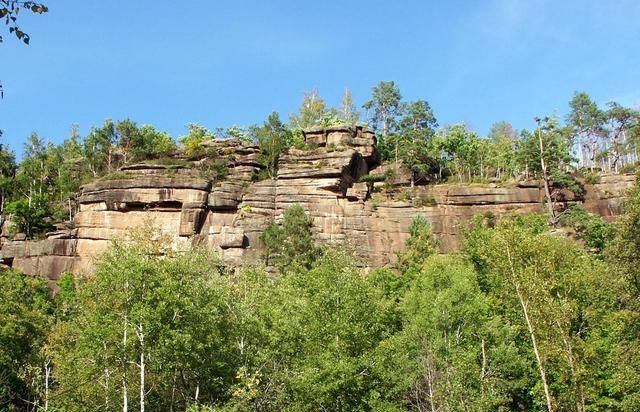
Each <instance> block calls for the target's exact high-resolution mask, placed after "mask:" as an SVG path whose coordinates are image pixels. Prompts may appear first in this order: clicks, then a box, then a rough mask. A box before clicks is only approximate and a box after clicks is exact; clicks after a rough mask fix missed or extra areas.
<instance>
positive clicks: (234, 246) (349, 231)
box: [0, 127, 635, 281]
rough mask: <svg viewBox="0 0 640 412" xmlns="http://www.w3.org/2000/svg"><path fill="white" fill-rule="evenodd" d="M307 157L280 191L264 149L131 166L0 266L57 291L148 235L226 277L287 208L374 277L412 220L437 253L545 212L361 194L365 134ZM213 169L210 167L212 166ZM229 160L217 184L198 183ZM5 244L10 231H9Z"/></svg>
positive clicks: (493, 196) (596, 208) (315, 141)
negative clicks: (129, 241) (479, 217)
mask: <svg viewBox="0 0 640 412" xmlns="http://www.w3.org/2000/svg"><path fill="white" fill-rule="evenodd" d="M305 140H306V144H307V150H297V149H290V150H289V151H288V152H286V153H284V154H283V155H282V156H281V158H280V162H279V170H278V175H277V177H276V178H275V179H266V180H262V181H254V180H255V177H256V176H257V175H258V174H259V172H260V170H261V168H262V166H261V165H260V163H259V162H258V156H259V148H258V147H256V146H247V145H243V144H241V143H240V142H236V141H211V142H208V143H207V146H208V147H209V149H212V150H211V151H210V153H215V154H216V155H215V156H213V157H207V156H205V157H203V158H199V159H197V160H192V159H191V160H190V161H188V162H183V164H179V165H161V164H137V165H131V166H127V167H125V168H122V169H121V171H120V172H121V173H120V175H119V176H114V177H112V178H110V179H103V180H99V181H96V182H93V183H91V184H88V185H85V186H84V187H83V188H82V191H81V193H80V196H79V199H78V202H79V212H78V213H77V214H76V216H75V217H74V220H73V228H72V229H64V230H60V231H57V232H53V233H50V234H48V236H47V238H46V239H44V240H38V241H35V240H31V241H30V240H18V239H19V238H18V239H9V238H8V237H7V236H6V235H5V236H4V237H3V238H2V244H1V248H0V260H1V261H2V263H4V264H5V265H8V266H12V267H14V268H16V269H19V270H22V271H24V272H25V273H28V274H34V275H35V274H39V275H43V276H46V277H48V278H49V279H50V280H51V281H55V280H56V279H57V278H58V277H59V276H60V274H61V273H63V272H65V271H70V272H80V271H84V270H89V269H90V268H91V265H92V262H93V260H94V259H95V257H97V256H99V255H100V254H101V253H102V252H104V251H105V250H106V249H107V248H108V247H109V245H110V244H111V241H112V240H113V239H117V238H126V236H127V235H129V234H130V233H131V230H132V229H134V228H136V227H138V226H141V225H144V224H149V223H150V224H152V225H153V226H154V227H156V228H157V229H158V230H160V231H161V232H162V233H164V234H166V235H168V236H169V237H170V238H171V239H173V243H174V246H175V247H181V246H184V245H188V244H198V245H206V247H208V248H210V249H212V250H215V251H216V252H217V253H218V254H219V255H220V257H221V259H222V260H223V261H224V262H225V263H228V264H231V265H239V264H246V263H254V262H257V261H258V260H259V258H260V255H261V250H262V244H261V241H260V234H261V233H262V232H263V231H264V229H265V228H266V227H267V226H268V225H269V224H270V223H271V222H272V221H274V220H278V219H280V218H281V216H282V212H283V211H284V210H285V209H286V208H287V207H289V206H291V205H293V204H296V203H297V204H300V205H302V206H303V207H304V208H305V210H307V212H308V213H309V215H310V216H311V217H312V218H313V223H314V231H315V236H316V238H317V239H318V240H319V241H321V242H338V243H340V244H343V245H345V246H346V247H350V248H351V249H352V250H354V251H355V252H356V253H357V255H358V256H360V257H361V258H362V259H361V261H362V262H366V264H367V265H369V266H374V267H380V266H384V265H389V264H393V263H395V261H396V259H397V252H398V251H400V250H402V248H403V246H404V242H405V240H406V238H407V237H408V235H409V233H408V232H409V230H408V229H409V225H410V223H411V220H412V219H413V218H414V217H415V216H418V215H421V216H424V217H426V218H427V219H428V220H429V221H430V222H431V224H432V226H433V231H434V233H435V234H436V236H437V237H438V238H439V240H440V246H441V249H442V251H445V252H446V251H451V250H454V249H455V248H456V247H457V246H458V245H459V242H460V238H461V232H462V231H463V229H464V227H466V226H467V225H468V223H469V221H470V219H471V217H472V216H473V215H476V214H478V213H483V214H486V215H490V214H493V215H500V214H504V213H509V212H516V213H524V212H530V211H542V210H543V204H542V202H543V200H544V194H543V190H542V189H541V188H540V187H539V185H538V183H537V182H527V183H522V184H519V185H514V186H512V187H497V186H496V185H451V184H441V185H427V186H416V187H415V188H413V189H409V188H407V187H402V186H399V187H395V188H393V189H392V190H389V191H383V190H380V189H381V188H380V186H381V185H382V183H375V184H374V183H371V182H369V183H365V182H360V181H359V180H360V178H361V177H362V176H364V175H367V174H369V173H370V172H371V173H377V172H378V170H376V168H378V166H379V165H380V157H379V154H378V152H377V150H376V138H375V135H374V133H373V132H372V131H371V130H368V129H366V128H362V127H333V128H327V129H314V130H308V131H306V132H305ZM214 158H215V159H214ZM218 158H222V159H224V161H225V162H226V165H227V174H226V176H225V178H224V179H221V178H220V177H219V176H214V177H212V176H210V175H207V173H206V172H205V173H201V172H196V171H198V170H199V171H202V170H205V171H206V170H209V169H207V167H208V166H207V165H210V164H211V162H212V161H213V160H216V161H218V160H217V159H218ZM634 180H635V178H634V176H629V175H617V176H604V177H602V179H601V181H600V183H598V184H594V185H585V193H586V194H585V196H584V197H583V198H582V199H574V198H573V197H572V196H573V195H572V194H571V193H570V192H569V193H567V194H566V196H565V201H572V200H577V201H580V202H582V203H583V205H584V207H585V208H586V209H587V210H589V211H591V212H594V213H598V214H600V215H602V216H604V217H606V218H608V219H611V218H614V217H615V216H617V215H618V214H620V213H621V208H622V201H623V199H624V196H625V193H626V190H627V189H628V188H629V187H630V186H631V185H632V184H633V182H634ZM5 232H6V231H5Z"/></svg>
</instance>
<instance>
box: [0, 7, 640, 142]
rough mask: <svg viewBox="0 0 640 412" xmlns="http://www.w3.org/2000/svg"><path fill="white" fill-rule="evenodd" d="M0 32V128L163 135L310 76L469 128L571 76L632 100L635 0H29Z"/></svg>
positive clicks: (637, 91)
mask: <svg viewBox="0 0 640 412" xmlns="http://www.w3.org/2000/svg"><path fill="white" fill-rule="evenodd" d="M42 1H43V2H45V3H46V4H47V5H48V6H49V8H50V12H49V13H48V14H46V15H42V16H31V15H28V14H27V13H25V14H21V15H20V19H21V20H19V22H20V23H21V24H20V25H21V27H22V29H23V30H25V31H26V32H28V33H29V34H30V35H31V45H30V46H25V45H23V44H21V43H20V42H18V41H17V40H16V39H15V38H13V37H10V36H9V35H8V33H7V31H6V28H5V27H2V28H1V30H3V34H4V37H5V41H4V43H2V44H0V81H2V83H3V85H4V92H5V93H4V95H5V97H4V99H3V100H1V101H0V128H2V129H3V130H4V132H5V134H4V136H3V137H2V140H3V142H4V143H7V142H8V143H9V144H10V146H11V147H13V148H14V149H16V150H17V152H18V154H19V153H20V152H21V150H22V142H23V141H24V139H25V138H26V137H27V136H28V135H29V134H30V133H31V132H32V131H36V132H38V133H39V134H40V135H41V136H43V137H44V138H46V139H48V140H51V141H53V142H61V141H62V140H63V139H64V138H66V137H67V136H68V135H69V130H70V126H71V124H74V123H75V124H78V125H79V127H80V131H81V133H82V134H83V135H84V134H85V133H86V132H87V131H88V130H89V128H90V127H91V126H92V125H99V124H101V123H102V122H103V121H104V119H106V118H113V119H121V118H125V117H129V118H131V119H133V120H135V121H137V122H139V123H150V124H153V125H155V126H156V127H158V128H159V129H162V130H167V131H169V132H170V133H171V134H172V135H173V136H175V137H177V136H179V135H181V134H183V133H184V131H185V125H186V124H187V123H189V122H197V123H201V124H203V125H205V126H207V127H210V128H215V127H222V126H229V125H232V124H238V125H249V124H253V123H258V122H262V121H263V120H264V119H265V118H266V116H267V115H268V114H269V113H270V112H271V111H278V112H280V114H281V115H282V116H283V118H285V119H286V118H288V115H289V113H292V112H294V111H296V110H297V108H298V106H299V104H300V101H301V98H302V95H303V92H304V91H307V90H310V89H312V88H314V87H315V88H318V89H319V91H320V94H321V95H322V96H323V97H324V98H325V100H327V102H328V103H330V104H334V105H337V104H338V103H339V100H340V97H341V95H342V92H343V90H344V88H345V87H349V88H350V89H351V90H352V92H353V94H354V98H355V100H356V103H358V104H359V105H361V104H362V103H363V102H364V101H365V100H366V99H367V98H368V96H369V94H370V90H371V87H372V86H374V85H375V84H376V83H377V82H378V81H380V80H394V81H396V82H397V83H398V85H399V86H400V89H401V91H402V93H403V96H404V98H405V99H406V100H414V99H419V98H420V99H425V100H427V101H428V102H429V103H430V104H431V106H432V107H433V109H434V111H435V114H436V117H437V118H438V120H439V122H440V124H447V123H455V122H466V123H468V124H469V125H470V126H471V127H473V128H474V129H476V130H477V131H479V132H480V133H482V134H484V133H486V132H487V131H488V130H489V128H490V126H491V124H492V123H494V122H496V121H500V120H505V121H509V122H511V123H512V124H513V125H514V126H515V127H516V128H518V129H520V128H528V127H532V124H533V121H532V119H533V117H534V116H537V115H549V114H554V113H555V114H557V115H560V116H564V114H565V113H566V111H567V102H568V101H569V99H570V98H571V96H572V94H573V93H574V91H577V90H581V91H582V90H583V91H586V92H588V93H589V94H590V95H591V96H592V97H593V98H594V99H595V100H596V101H597V102H598V103H601V104H604V103H605V102H607V101H610V100H616V101H619V102H621V103H623V104H626V105H632V106H634V105H635V106H637V105H640V2H638V1H635V0H629V1H626V0H620V1H616V0H610V1H601V0H600V1H588V0H585V1H572V0H566V1H557V0H556V1H551V0H549V1H547V0H540V1H538V0H531V1H524V0H522V1H520V0H511V1H508V0H487V1H461V0H460V1H456V0H452V1H437V2H436V1H426V0H424V1H409V0H406V1H402V0H396V1H392V0H388V1H377V0H367V1H365V0H362V1H351V0H342V1H315V2H302V1H264V0H263V1H258V0H255V1H242V0H237V1H225V2H222V1H213V0H211V1H206V0H190V1H185V2H176V1H166V0H154V1H146V0H144V1H143V0H136V1H131V0H110V1H105V0H83V1H80V2H76V1H62V0H46V1H45V0H42Z"/></svg>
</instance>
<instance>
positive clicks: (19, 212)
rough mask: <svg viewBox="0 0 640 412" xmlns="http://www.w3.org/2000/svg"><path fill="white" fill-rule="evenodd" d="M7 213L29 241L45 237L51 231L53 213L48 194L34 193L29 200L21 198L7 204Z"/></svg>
mask: <svg viewBox="0 0 640 412" xmlns="http://www.w3.org/2000/svg"><path fill="white" fill-rule="evenodd" d="M7 212H9V213H10V214H11V220H12V222H13V223H14V224H15V225H16V226H17V227H18V229H19V230H20V231H21V232H23V233H24V234H25V235H26V236H27V239H32V238H34V237H36V236H38V235H43V234H44V233H45V232H47V231H49V230H51V229H52V228H53V225H52V224H51V215H52V211H51V208H50V206H49V196H48V195H47V194H39V193H34V194H33V195H32V196H31V197H29V198H20V199H18V200H14V201H11V202H9V203H7Z"/></svg>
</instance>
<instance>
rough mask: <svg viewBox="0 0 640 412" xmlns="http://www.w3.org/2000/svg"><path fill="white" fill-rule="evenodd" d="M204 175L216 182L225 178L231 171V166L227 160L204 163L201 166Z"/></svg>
mask: <svg viewBox="0 0 640 412" xmlns="http://www.w3.org/2000/svg"><path fill="white" fill-rule="evenodd" d="M199 170H200V171H201V172H202V175H203V176H204V177H205V178H207V179H209V180H212V181H214V182H218V181H221V180H224V178H225V177H227V173H228V172H229V166H228V164H227V161H225V160H216V161H214V162H207V163H202V165H200V166H199Z"/></svg>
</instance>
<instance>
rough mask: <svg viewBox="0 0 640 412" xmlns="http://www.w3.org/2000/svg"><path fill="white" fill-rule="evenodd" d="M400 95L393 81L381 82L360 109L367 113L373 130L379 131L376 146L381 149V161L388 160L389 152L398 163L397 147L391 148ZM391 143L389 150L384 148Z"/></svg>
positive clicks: (398, 111)
mask: <svg viewBox="0 0 640 412" xmlns="http://www.w3.org/2000/svg"><path fill="white" fill-rule="evenodd" d="M401 101H402V95H401V94H400V88H399V87H398V86H397V85H396V84H395V83H394V82H393V81H381V82H380V83H378V85H376V86H374V87H373V88H372V90H371V99H370V100H368V101H367V102H365V104H363V105H362V107H363V108H364V109H365V110H366V111H367V117H368V120H369V121H370V124H371V125H373V128H374V130H381V131H382V133H381V135H380V136H379V140H378V146H380V148H381V152H382V154H383V160H388V159H389V156H390V155H391V152H395V161H396V164H397V163H398V157H399V156H398V145H397V144H395V146H393V140H394V136H392V135H391V133H392V132H394V131H395V127H396V124H397V123H396V122H397V117H398V116H399V115H400V114H401V113H402V109H403V107H402V102H401ZM389 143H391V148H386V147H385V146H387V145H389Z"/></svg>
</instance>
